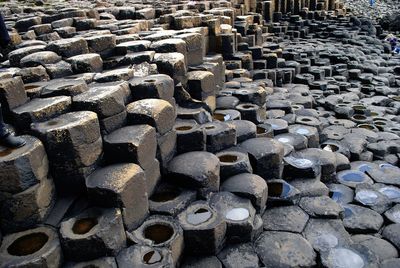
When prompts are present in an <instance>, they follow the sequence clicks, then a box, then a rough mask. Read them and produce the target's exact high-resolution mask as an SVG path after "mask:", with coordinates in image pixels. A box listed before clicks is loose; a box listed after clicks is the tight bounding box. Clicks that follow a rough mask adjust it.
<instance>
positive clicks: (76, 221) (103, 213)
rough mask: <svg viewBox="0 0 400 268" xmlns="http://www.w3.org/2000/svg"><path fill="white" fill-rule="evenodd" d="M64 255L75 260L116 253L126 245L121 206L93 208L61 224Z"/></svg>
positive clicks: (91, 258)
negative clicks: (118, 207)
mask: <svg viewBox="0 0 400 268" xmlns="http://www.w3.org/2000/svg"><path fill="white" fill-rule="evenodd" d="M60 240H61V246H62V248H63V253H64V257H65V258H66V259H68V260H72V261H85V260H93V259H96V258H99V257H102V256H115V255H117V254H118V252H119V251H120V250H121V249H122V248H123V247H125V245H126V236H125V230H124V225H123V221H122V213H121V211H120V210H119V209H116V208H109V209H101V208H91V209H88V210H86V211H84V212H83V213H81V214H79V215H78V216H76V217H73V218H70V219H68V220H65V221H63V222H62V223H61V226H60Z"/></svg>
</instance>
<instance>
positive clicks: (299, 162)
mask: <svg viewBox="0 0 400 268" xmlns="http://www.w3.org/2000/svg"><path fill="white" fill-rule="evenodd" d="M292 163H293V164H294V165H295V166H298V167H304V168H307V167H311V166H312V165H313V162H312V161H311V160H308V159H305V158H293V160H292Z"/></svg>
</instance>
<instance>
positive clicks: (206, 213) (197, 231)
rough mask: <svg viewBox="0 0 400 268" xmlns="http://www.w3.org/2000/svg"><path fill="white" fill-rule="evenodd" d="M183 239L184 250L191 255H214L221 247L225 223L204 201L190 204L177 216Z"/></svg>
mask: <svg viewBox="0 0 400 268" xmlns="http://www.w3.org/2000/svg"><path fill="white" fill-rule="evenodd" d="M178 219H179V223H180V225H181V226H182V228H183V234H184V237H185V250H186V251H187V252H190V253H192V254H207V255H208V254H216V253H217V252H218V251H219V250H220V249H221V247H222V246H223V241H224V239H225V232H226V223H225V221H224V218H223V217H222V216H221V214H220V213H218V212H217V211H216V210H214V209H213V208H211V207H210V206H209V205H208V204H207V202H206V201H197V202H194V203H192V204H191V205H190V206H189V207H187V208H186V210H185V211H183V212H182V213H181V214H179V215H178Z"/></svg>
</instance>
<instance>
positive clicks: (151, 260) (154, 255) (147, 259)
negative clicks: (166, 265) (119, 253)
mask: <svg viewBox="0 0 400 268" xmlns="http://www.w3.org/2000/svg"><path fill="white" fill-rule="evenodd" d="M161 261H162V255H161V254H160V253H159V252H158V251H156V250H152V251H149V252H147V253H146V254H144V256H143V262H144V263H145V264H155V263H157V262H161Z"/></svg>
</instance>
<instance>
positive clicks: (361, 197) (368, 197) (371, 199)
mask: <svg viewBox="0 0 400 268" xmlns="http://www.w3.org/2000/svg"><path fill="white" fill-rule="evenodd" d="M356 198H357V200H358V201H360V202H361V203H362V204H364V205H373V204H375V203H376V201H377V199H378V195H377V194H376V193H374V192H373V191H369V190H362V191H359V192H357V194H356Z"/></svg>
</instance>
